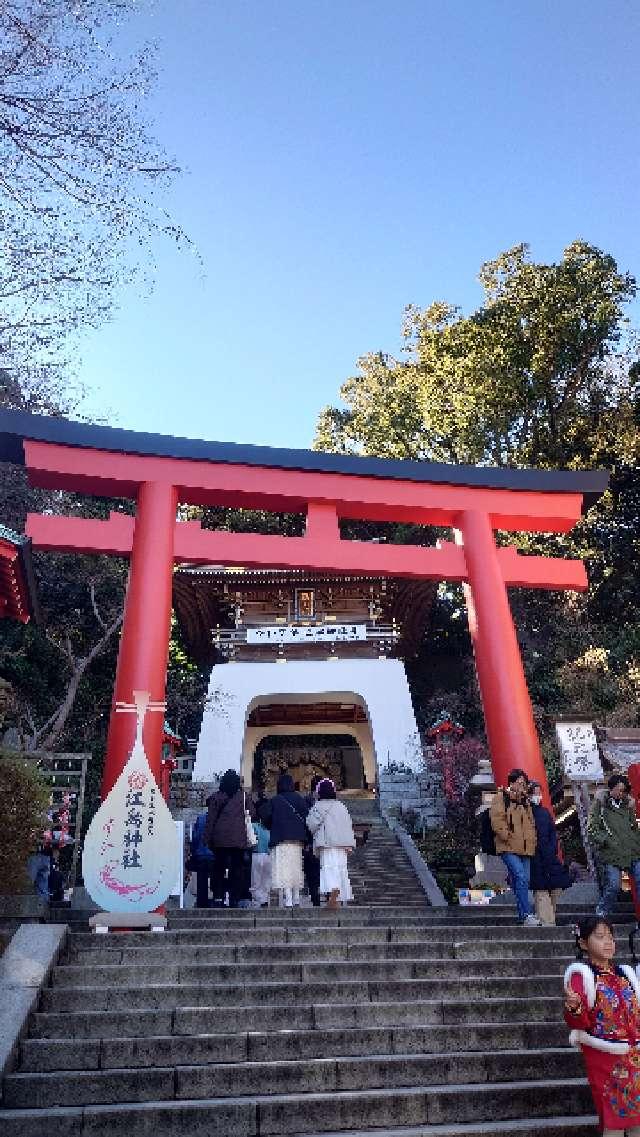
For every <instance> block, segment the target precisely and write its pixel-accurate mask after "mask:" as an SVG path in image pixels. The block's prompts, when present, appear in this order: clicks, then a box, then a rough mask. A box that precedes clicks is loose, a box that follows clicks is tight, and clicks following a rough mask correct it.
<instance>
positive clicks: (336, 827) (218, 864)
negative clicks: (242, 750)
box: [189, 770, 356, 908]
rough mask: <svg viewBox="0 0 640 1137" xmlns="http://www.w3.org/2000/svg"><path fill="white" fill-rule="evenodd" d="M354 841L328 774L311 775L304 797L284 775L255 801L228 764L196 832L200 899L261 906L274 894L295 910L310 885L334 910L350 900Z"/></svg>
mask: <svg viewBox="0 0 640 1137" xmlns="http://www.w3.org/2000/svg"><path fill="white" fill-rule="evenodd" d="M355 844H356V841H355V836H354V832H353V825H352V823H351V817H350V815H349V811H348V810H347V808H346V806H345V805H344V804H343V803H342V802H341V801H338V799H337V796H336V789H335V786H334V784H333V782H332V781H331V780H330V779H329V778H318V777H316V778H314V780H313V782H312V785H311V793H310V794H309V795H308V796H304V795H303V794H301V793H300V792H299V791H298V790H297V789H296V788H295V785H294V782H293V779H292V778H291V776H290V775H289V774H285V773H283V774H281V775H280V776H279V778H278V782H277V786H276V793H275V794H274V796H273V797H271V798H265V797H261V798H259V799H258V800H257V801H256V802H252V801H251V800H250V799H249V797H248V795H247V794H246V793H245V792H244V790H243V789H242V785H241V782H240V777H239V775H238V774H237V773H236V771H235V770H227V772H226V773H225V774H224V775H223V776H222V778H221V779H220V785H219V787H218V789H217V790H216V792H215V793H213V794H211V796H210V797H209V798H208V799H207V812H206V813H203V814H201V815H200V817H198V818H197V820H196V821H195V823H194V825H193V828H192V832H191V856H190V860H189V867H190V869H191V871H192V872H194V873H195V874H196V880H197V895H196V904H197V906H198V907H199V908H206V907H208V906H209V903H211V906H212V907H214V908H222V907H223V906H224V904H225V902H228V904H229V907H230V908H239V907H249V906H254V907H264V906H266V905H268V904H269V902H270V897H271V893H272V892H276V893H277V894H278V897H279V902H280V904H281V906H283V907H285V908H295V907H297V906H298V905H299V904H300V893H301V891H302V889H303V887H304V885H305V883H306V886H307V890H308V893H309V897H310V900H311V903H312V904H313V905H315V906H316V907H317V906H319V905H320V903H321V897H322V896H324V897H326V902H327V905H328V906H329V907H330V908H337V907H338V905H339V904H341V903H342V904H346V903H348V901H350V900H352V899H353V893H352V890H351V884H350V881H349V874H348V871H347V856H348V854H349V853H350V852H351V851H352V850H353V849H354V848H355ZM209 889H211V894H212V899H211V901H209Z"/></svg>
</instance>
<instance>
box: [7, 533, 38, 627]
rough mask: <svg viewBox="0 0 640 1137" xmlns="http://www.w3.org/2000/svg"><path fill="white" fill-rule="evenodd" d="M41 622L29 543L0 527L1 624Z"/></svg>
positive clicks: (26, 539)
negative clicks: (4, 620) (14, 621)
mask: <svg viewBox="0 0 640 1137" xmlns="http://www.w3.org/2000/svg"><path fill="white" fill-rule="evenodd" d="M2 619H7V620H17V622H18V623H20V624H28V623H29V621H30V620H33V622H34V623H36V624H39V623H40V622H41V616H40V605H39V602H38V594H37V590H36V582H35V578H34V575H33V565H32V562H31V541H30V540H29V539H28V537H21V536H20V534H18V533H14V532H13V530H12V529H7V527H6V526H5V525H0V620H2Z"/></svg>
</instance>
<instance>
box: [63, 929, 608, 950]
mask: <svg viewBox="0 0 640 1137" xmlns="http://www.w3.org/2000/svg"><path fill="white" fill-rule="evenodd" d="M416 942H422V943H425V944H433V945H435V946H438V945H453V944H470V945H477V946H478V949H480V948H481V947H483V946H484V945H489V946H494V947H495V949H496V951H497V950H502V948H503V947H504V948H505V949H507V948H508V946H509V945H510V944H511V943H515V944H518V945H524V944H526V945H531V946H532V947H535V946H537V945H540V944H542V945H544V944H554V945H562V946H563V947H564V948H565V949H566V948H567V947H571V948H573V943H574V938H573V935H572V934H571V933H570V932H569V931H568V930H567V929H564V928H524V927H520V926H519V925H512V926H508V927H504V928H500V929H497V928H492V929H491V931H490V932H488V930H487V929H486V928H471V927H469V928H464V929H461V928H457V927H452V926H451V925H446V926H443V927H439V928H432V927H425V926H424V925H421V924H415V925H414V924H411V925H409V926H406V927H392V928H389V927H388V926H387V925H385V924H381V925H379V926H373V925H371V924H365V925H362V926H359V925H354V924H349V925H346V926H342V927H338V926H331V925H321V924H320V925H314V924H307V925H304V926H294V925H274V924H270V925H269V926H268V928H253V927H241V928H234V927H231V928H229V927H219V926H218V927H215V928H214V927H210V926H206V927H204V928H202V929H192V928H187V929H182V930H180V931H174V930H170V931H168V932H165V933H163V934H162V935H158V934H157V933H152V932H128V933H127V937H126V946H127V951H128V950H130V949H131V948H139V947H140V948H141V947H151V946H153V948H154V949H157V950H160V949H162V950H166V949H167V948H169V947H175V948H176V949H179V950H180V951H182V949H183V947H184V946H185V945H190V946H206V945H210V946H211V947H212V948H213V947H216V946H220V947H222V946H225V945H232V946H239V947H240V946H243V945H255V944H258V945H260V947H261V949H264V951H265V952H266V951H269V950H270V949H271V946H272V945H273V944H300V945H303V944H313V943H322V944H325V945H327V944H357V943H416ZM624 942H625V941H624V937H620V943H621V944H624ZM123 943H124V941H123V939H122V934H120V933H118V932H113V933H107V934H105V935H100V936H97V935H95V934H94V933H86V932H78V933H75V934H74V935H72V936H70V937H69V952H70V954H73V953H74V952H75V951H76V950H82V951H91V950H96V951H104V950H105V949H106V948H116V949H118V950H122V949H123Z"/></svg>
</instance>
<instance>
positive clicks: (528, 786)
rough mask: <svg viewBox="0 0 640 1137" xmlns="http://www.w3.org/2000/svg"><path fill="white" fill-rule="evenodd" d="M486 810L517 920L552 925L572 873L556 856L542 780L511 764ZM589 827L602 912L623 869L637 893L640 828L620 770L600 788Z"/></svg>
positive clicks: (599, 912)
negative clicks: (512, 894)
mask: <svg viewBox="0 0 640 1137" xmlns="http://www.w3.org/2000/svg"><path fill="white" fill-rule="evenodd" d="M488 816H489V820H490V827H491V832H492V837H493V844H494V849H495V852H496V854H497V855H498V856H500V857H501V858H502V861H503V862H504V865H505V868H506V870H507V876H508V880H509V884H510V886H511V888H512V889H513V892H514V895H515V899H516V908H517V912H518V919H519V921H520V923H522V924H525V925H529V926H535V927H540V926H542V925H550V926H553V925H554V924H555V922H556V905H557V903H558V900H559V898H560V896H561V894H562V892H563V890H564V889H566V888H569V886H570V885H571V883H572V876H571V874H570V872H569V869H568V867H567V866H566V865H565V864H564V862H563V861H562V859H561V858H560V856H559V847H558V834H557V831H556V826H555V821H554V819H553V816H552V814H551V813H550V812H549V810H548V809H546V808H545V806H543V805H542V789H541V786H540V784H539V783H538V782H533V781H531V782H530V781H529V779H528V778H527V775H526V773H525V772H524V770H520V769H514V770H512V771H511V772H510V774H509V776H508V778H507V785H506V787H504V788H501V789H498V790H497V791H496V794H495V796H494V798H493V801H492V802H491V806H490V808H489V814H488ZM587 828H588V835H589V839H590V842H591V846H592V849H593V852H594V854H595V858H596V862H597V866H598V877H599V886H600V899H599V902H598V906H597V909H596V914H597V915H598V916H601V917H606V916H608V915H609V914H610V913H611V911H612V910H613V906H614V904H615V903H616V900H617V898H618V893H619V891H620V887H621V884H622V873H623V871H626V872H627V873H628V874H629V876H630V877H631V878H632V880H633V882H634V885H635V888H636V891H637V894H638V895H639V896H640V829H639V828H638V824H637V820H636V809H635V803H634V801H633V800H632V798H631V796H630V785H629V781H628V779H627V778H626V777H625V776H624V775H623V774H613V775H612V776H611V777H610V778H609V781H608V783H607V786H606V788H605V789H603V790H600V791H598V793H597V794H596V797H595V800H594V803H593V806H592V809H591V812H590V815H589V822H588V827H587ZM530 892H533V896H534V906H535V912H534V909H533V908H532V905H531V902H530V900H529V894H530Z"/></svg>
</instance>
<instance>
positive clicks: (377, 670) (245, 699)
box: [193, 659, 422, 786]
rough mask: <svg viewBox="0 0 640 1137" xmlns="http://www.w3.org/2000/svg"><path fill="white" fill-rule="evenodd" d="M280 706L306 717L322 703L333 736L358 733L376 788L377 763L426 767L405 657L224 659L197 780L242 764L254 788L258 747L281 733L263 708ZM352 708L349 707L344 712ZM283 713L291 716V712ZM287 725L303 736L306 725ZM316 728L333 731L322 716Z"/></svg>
mask: <svg viewBox="0 0 640 1137" xmlns="http://www.w3.org/2000/svg"><path fill="white" fill-rule="evenodd" d="M278 706H279V707H281V708H283V709H284V708H285V707H291V708H295V707H298V708H299V710H300V714H299V715H298V716H297V717H298V719H302V718H303V717H304V716H303V714H302V712H303V711H304V710H305V708H308V707H317V706H322V707H323V708H324V709H325V713H324V716H323V717H324V718H325V721H326V725H327V731H326V733H336V734H345V733H346V732H348V733H352V734H354V736H355V738H356V739H357V742H358V745H359V746H360V748H361V751H362V757H363V763H364V776H365V780H366V782H367V784H368V785H370V786H373V785H375V783H376V769H377V765H386V764H387V763H388V762H389V761H391V762H397V763H399V764H403V765H405V766H411V767H413V768H414V769H416V770H417V769H419V768H420V765H421V759H422V749H421V745H420V737H419V734H418V728H417V724H416V719H415V714H414V711H413V705H412V703H411V695H410V693H409V686H408V683H407V677H406V674H405V670H404V665H403V664H402V663H401V661H400V660H398V659H341V660H335V661H332V662H329V661H328V660H304V661H301V662H295V663H294V662H291V661H290V662H288V663H285V664H279V663H233V664H229V663H222V664H217V665H216V666H215V667H214V668H213V670H212V672H211V680H210V682H209V693H208V696H207V699H206V700H205V710H204V715H203V719H202V730H201V732H200V737H199V739H198V747H197V751H196V762H195V767H194V771H193V776H194V779H195V780H196V781H201V782H211V781H213V779H214V778H216V777H217V776H219V775H220V774H221V773H223V772H224V770H226V769H228V768H229V767H234V768H235V769H237V770H238V771H239V772H240V771H242V774H243V777H244V782H245V785H246V786H250V785H251V781H252V776H253V756H254V753H255V748H256V746H257V744H258V742H259V741H260V738H261V737H265V736H266V735H268V734H273V733H274V729H273V723H265V724H264V725H263V726H261V725H260V722H259V711H260V708H261V707H262V708H265V707H274V708H277V707H278ZM331 707H334V708H335V714H334V716H333V717H334V723H333V724H331V727H332V729H331V730H329V729H328V727H329V721H330V715H331ZM344 708H347V711H346V712H345V713H342V712H343V709H344ZM354 708H355V712H356V713H354ZM358 711H359V712H360V713H357V712H358ZM271 717H272V718H273V717H274V716H273V715H272V716H271ZM281 717H282V718H284V714H283V715H282V716H281ZM345 718H347V720H348V719H351V722H350V723H349V722H348V721H345ZM256 719H257V720H258V721H256ZM341 720H342V721H341ZM354 720H355V721H354ZM252 724H253V725H252ZM281 725H282V730H283V733H286V728H287V727H289V726H290V727H291V730H290V733H292V734H296V733H300V731H299V722H298V723H295V722H293V721H290V722H289V723H284V722H283V723H282V724H281ZM305 725H307V724H305ZM308 725H309V726H310V728H311V729H310V730H309V733H314V734H319V733H323V732H325V728H324V726H323V725H321V724H319V723H318V722H317V721H316V722H315V723H309V724H308ZM333 725H335V727H336V729H335V731H334V730H333ZM261 732H262V733H261Z"/></svg>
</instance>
